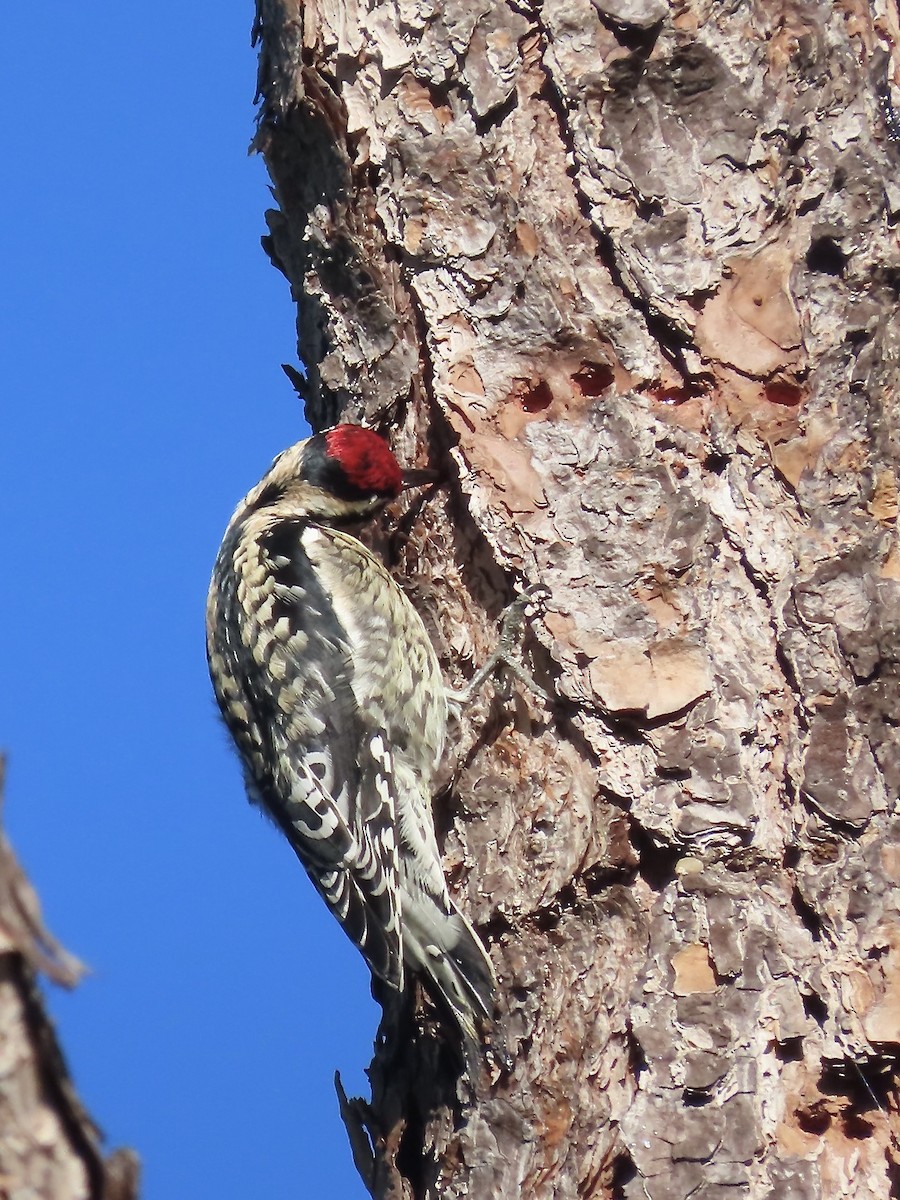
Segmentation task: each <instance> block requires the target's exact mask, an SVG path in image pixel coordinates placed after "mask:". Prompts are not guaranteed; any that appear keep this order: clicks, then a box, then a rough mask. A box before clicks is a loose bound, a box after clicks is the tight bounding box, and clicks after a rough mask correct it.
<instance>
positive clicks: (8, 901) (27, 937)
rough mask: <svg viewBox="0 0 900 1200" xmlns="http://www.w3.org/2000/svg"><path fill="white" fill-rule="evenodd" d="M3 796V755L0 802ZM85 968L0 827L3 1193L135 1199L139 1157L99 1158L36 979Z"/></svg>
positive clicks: (60, 980)
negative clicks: (59, 936) (52, 928)
mask: <svg viewBox="0 0 900 1200" xmlns="http://www.w3.org/2000/svg"><path fill="white" fill-rule="evenodd" d="M2 792H3V762H2V759H0V803H2ZM83 970H84V968H83V967H82V965H81V963H79V962H78V960H77V959H75V958H73V957H72V955H71V954H68V953H67V952H66V951H65V950H64V949H63V947H62V946H60V944H59V943H58V942H57V941H56V940H55V939H54V938H53V937H52V935H51V934H50V933H48V931H47V930H46V929H45V927H44V924H43V921H42V920H41V912H40V906H39V904H38V900H37V896H36V895H35V893H34V891H33V889H32V887H31V885H30V884H29V882H28V880H27V879H26V878H25V875H24V873H23V871H22V868H21V867H20V866H19V863H18V861H17V860H16V856H15V854H14V853H13V850H12V847H11V846H10V844H9V842H8V841H7V840H6V837H5V835H4V834H3V832H2V830H0V1061H2V1067H0V1197H4V1198H6V1197H9V1198H10V1200H19V1198H20V1197H21V1198H22V1200H25V1198H26V1197H27V1198H28V1200H136V1197H137V1194H138V1173H139V1164H138V1159H137V1156H136V1155H135V1154H134V1153H133V1152H132V1151H130V1150H117V1151H115V1152H114V1153H113V1154H111V1155H110V1156H109V1157H108V1158H104V1157H103V1153H102V1150H101V1144H100V1143H101V1135H100V1132H99V1130H98V1129H97V1127H96V1125H94V1123H93V1121H92V1120H91V1118H90V1117H89V1116H88V1114H87V1113H86V1112H85V1110H84V1107H83V1106H82V1104H81V1102H80V1100H79V1099H78V1096H77V1095H76V1093H75V1089H74V1087H73V1086H72V1081H71V1079H70V1078H69V1073H68V1070H67V1068H66V1063H65V1060H64V1058H63V1055H62V1051H61V1049H60V1047H59V1043H58V1042H57V1040H56V1033H55V1031H54V1029H53V1025H52V1024H51V1022H50V1020H49V1018H48V1017H47V1014H46V1011H45V1009H44V1002H43V998H42V996H41V993H40V990H39V988H38V984H37V978H38V974H42V975H45V976H46V977H47V978H48V979H50V980H52V981H53V982H54V983H57V984H61V985H62V986H63V987H74V986H75V984H76V983H77V982H78V980H79V979H80V978H81V975H82V973H83Z"/></svg>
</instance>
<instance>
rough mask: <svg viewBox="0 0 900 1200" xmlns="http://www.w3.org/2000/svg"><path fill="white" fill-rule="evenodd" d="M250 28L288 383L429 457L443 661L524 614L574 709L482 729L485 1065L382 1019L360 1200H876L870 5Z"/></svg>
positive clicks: (890, 67) (891, 620) (554, 709)
mask: <svg viewBox="0 0 900 1200" xmlns="http://www.w3.org/2000/svg"><path fill="white" fill-rule="evenodd" d="M256 34H257V37H258V39H259V42H260V81H259V90H260V97H261V100H262V107H261V115H260V125H259V133H258V138H257V143H256V144H257V147H258V148H259V149H260V150H261V151H262V153H263V154H264V155H265V158H266V162H267V164H268V167H269V170H270V173H271V176H272V180H273V183H274V187H275V194H276V197H277V201H278V206H279V207H278V209H277V210H274V211H272V212H270V213H269V214H268V221H269V228H270V235H269V237H268V238H267V239H266V246H267V249H268V251H269V253H270V255H271V257H272V259H273V261H274V262H275V263H276V265H277V266H278V267H279V268H280V269H281V270H282V271H283V272H284V273H285V275H286V276H287V278H288V279H289V280H290V282H291V285H292V288H293V291H294V295H295V297H296V298H297V300H298V314H299V315H298V335H299V350H300V356H301V359H302V362H303V363H304V366H305V375H303V376H301V375H300V374H298V373H297V372H296V371H294V372H293V373H292V374H293V378H294V379H295V382H296V383H297V386H298V389H299V390H300V391H301V393H302V395H303V397H304V399H305V402H306V407H307V413H308V415H309V417H310V419H311V421H312V423H313V424H314V425H315V426H317V427H321V426H323V425H326V424H329V423H332V422H334V421H336V420H338V419H350V420H365V421H366V422H368V423H370V424H374V425H376V426H378V427H380V428H383V429H384V430H385V431H388V432H389V433H390V435H391V437H392V440H393V443H394V445H395V447H396V449H397V450H398V453H399V456H400V457H401V458H404V459H405V460H406V461H407V462H409V463H412V462H413V461H417V462H418V463H419V464H420V465H424V464H425V463H426V462H427V463H428V464H429V465H431V466H433V467H437V468H438V469H439V470H440V471H441V472H442V474H443V483H442V484H441V485H440V486H439V487H437V488H435V489H434V490H433V491H431V492H430V493H426V494H424V495H423V496H422V497H421V498H420V499H419V501H417V502H416V503H415V504H414V505H413V506H412V507H411V508H410V509H409V510H408V511H407V512H406V514H405V517H404V520H403V521H402V522H401V525H400V533H399V535H397V536H395V537H394V538H393V539H392V540H391V542H390V544H389V545H388V547H387V550H388V553H389V554H390V556H391V558H392V561H393V563H394V565H395V567H396V569H397V571H398V574H399V576H400V577H401V578H402V579H403V581H404V586H407V587H408V589H409V591H410V593H411V594H412V595H413V597H414V598H415V599H416V601H417V603H418V605H419V606H420V608H421V610H422V612H423V614H424V615H425V616H426V618H427V619H428V620H429V622H430V625H431V629H432V631H433V636H434V639H435V643H436V645H437V647H438V649H439V652H440V654H441V658H442V661H443V663H444V665H445V668H446V671H447V676H448V679H449V680H450V681H451V682H453V683H456V684H459V683H460V682H461V681H463V680H464V678H465V677H466V676H467V675H471V674H472V672H473V671H474V669H475V668H477V666H478V665H480V663H481V662H482V661H483V660H484V658H485V657H486V656H487V654H488V653H489V651H490V649H491V648H492V645H493V640H494V639H495V637H496V619H497V616H498V614H499V612H500V611H501V609H502V608H503V605H504V604H505V603H506V602H507V601H508V600H509V599H510V598H512V596H513V595H515V594H516V593H517V592H519V591H521V590H522V589H523V588H524V587H526V586H528V585H529V584H536V583H541V584H544V585H546V586H547V587H548V589H549V592H550V596H549V599H548V601H547V603H546V606H545V609H544V611H543V613H542V614H541V615H540V617H539V618H538V619H537V620H536V621H535V622H534V623H533V636H532V637H531V639H530V641H529V643H528V646H527V652H528V658H529V663H530V666H531V668H532V669H533V671H534V673H535V675H536V677H537V679H538V680H539V682H540V683H541V684H542V685H543V686H544V687H545V688H546V689H547V690H548V691H549V692H550V693H551V694H552V696H553V697H554V700H553V703H552V704H550V705H544V704H543V703H542V702H541V701H540V700H538V699H537V698H536V697H535V696H534V695H532V694H529V693H528V691H527V690H525V689H517V692H516V697H515V701H514V703H513V704H512V705H511V706H506V707H504V706H503V705H502V704H494V705H491V706H488V704H487V702H485V704H483V705H482V706H481V708H480V709H476V710H475V711H474V712H470V713H467V714H466V715H465V716H464V718H463V721H462V723H461V727H460V730H459V731H458V744H457V752H456V757H455V758H454V761H453V762H452V763H450V764H448V775H449V776H450V785H451V786H450V788H449V790H448V793H447V794H446V795H445V796H442V797H439V798H438V799H437V801H436V818H437V821H438V824H439V828H440V832H441V836H442V838H443V846H444V851H445V863H446V867H447V872H448V876H449V878H450V880H451V882H452V885H453V888H454V890H455V893H456V894H457V896H458V897H459V899H460V902H461V903H462V904H463V906H464V907H466V909H467V911H468V912H469V914H470V915H471V916H472V918H473V919H474V920H475V921H476V922H477V923H478V925H479V927H480V928H481V929H482V931H483V932H484V935H485V937H486V939H487V940H488V941H489V943H490V946H491V951H492V955H493V958H494V962H495V964H496V967H497V972H498V975H499V978H500V994H499V998H498V999H499V1019H498V1031H497V1039H498V1044H502V1045H503V1046H505V1048H506V1051H507V1052H508V1054H509V1056H510V1066H509V1069H506V1067H505V1066H504V1065H503V1063H502V1055H500V1054H498V1055H495V1056H494V1057H493V1058H492V1059H491V1062H490V1069H488V1070H486V1071H485V1073H484V1076H483V1077H482V1078H481V1079H480V1080H478V1081H477V1085H476V1087H475V1094H474V1095H467V1093H466V1088H465V1086H464V1084H463V1083H461V1082H459V1081H458V1080H456V1078H455V1075H454V1071H453V1067H452V1062H451V1061H450V1059H449V1058H448V1056H447V1055H446V1054H445V1053H443V1052H442V1051H441V1041H440V1037H439V1035H438V1034H437V1033H435V1032H434V1030H432V1029H430V1027H429V1025H428V1023H427V1021H423V1020H421V1019H420V1020H419V1022H418V1023H417V1024H415V1025H414V1026H413V1031H412V1032H410V1029H409V1028H404V1029H392V1030H388V1031H387V1038H386V1040H385V1041H384V1042H383V1043H382V1044H380V1045H379V1047H378V1048H377V1051H376V1058H375V1062H374V1063H373V1068H372V1084H373V1095H372V1098H371V1101H367V1102H365V1103H364V1102H362V1101H347V1102H346V1103H345V1105H344V1115H345V1120H346V1121H347V1123H348V1127H349V1128H350V1129H351V1132H352V1141H353V1143H354V1152H355V1154H356V1157H357V1162H358V1164H359V1165H360V1169H361V1171H362V1173H363V1177H364V1178H365V1179H366V1182H367V1184H368V1186H369V1189H370V1191H371V1193H372V1195H373V1196H375V1197H379V1198H380V1197H396V1198H400V1197H404V1198H407V1197H417V1198H418V1197H425V1196H428V1197H456V1196H464V1195H466V1196H469V1197H474V1198H476V1200H487V1198H488V1197H523V1198H529V1200H530V1198H543V1197H551V1196H552V1197H573V1198H574V1197H610V1198H612V1197H622V1198H625V1200H632V1198H634V1200H636V1198H638V1197H641V1198H644V1200H647V1198H649V1200H681V1198H683V1197H688V1196H691V1197H694V1198H699V1197H702V1198H703V1200H712V1198H713V1197H726V1196H727V1197H729V1198H735V1197H743V1196H745V1197H750V1198H753V1200H757V1198H758V1200H762V1198H763V1197H773V1196H777V1197H791V1198H796V1200H806V1198H807V1197H809V1198H812V1197H835V1198H837V1197H841V1198H848V1197H850V1198H853V1197H858V1198H859V1200H863V1198H865V1200H869V1198H873V1197H887V1196H889V1195H891V1194H893V1193H892V1191H891V1189H892V1187H896V1186H897V1180H898V1165H897V1164H898V1141H897V1138H898V1128H900V1125H898V1115H897V1101H898V1097H897V1061H898V1054H900V910H898V889H897V884H898V882H900V820H898V816H897V795H898V783H900V757H898V754H897V741H898V738H897V726H898V722H900V691H898V674H900V668H898V659H900V650H898V616H897V614H898V611H900V606H898V581H900V554H898V549H897V530H896V521H897V512H898V498H897V471H898V467H897V456H898V435H900V420H898V400H897V396H898V391H900V387H898V385H900V372H898V361H900V344H898V333H897V323H896V307H897V299H898V291H900V253H898V245H897V233H896V225H897V220H898V216H900V187H898V184H897V182H896V178H897V163H898V149H897V146H898V139H900V122H898V121H897V119H896V117H895V115H894V112H893V107H892V102H891V101H892V94H893V86H894V83H895V82H896V81H897V80H898V79H900V75H898V65H897V56H898V51H897V45H898V40H900V35H898V24H897V12H896V8H895V6H894V5H893V4H888V3H886V0H885V2H879V0H876V2H875V3H873V4H871V5H869V4H863V3H860V2H858V0H845V2H844V3H842V4H835V5H831V4H829V5H824V4H820V3H813V2H804V0H793V2H785V3H777V4H776V3H769V2H765V0H756V2H755V3H754V2H751V0H726V2H720V0H716V2H713V0H677V2H676V0H671V2H666V0H546V2H545V3H544V4H542V5H532V4H530V3H526V2H524V0H522V2H517V0H509V2H508V3H503V2H501V0H480V2H479V3H477V4H472V3H469V2H467V0H444V2H443V3H441V4H436V3H434V0H370V2H369V3H368V4H359V3H357V0H307V3H305V4H301V3H299V2H298V0H258V12H257V26H256ZM488 709H489V711H488ZM426 1010H427V1006H426Z"/></svg>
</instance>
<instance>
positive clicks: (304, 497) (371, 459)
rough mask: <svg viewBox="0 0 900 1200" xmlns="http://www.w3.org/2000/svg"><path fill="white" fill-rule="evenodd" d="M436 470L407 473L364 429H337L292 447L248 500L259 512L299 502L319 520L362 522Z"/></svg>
mask: <svg viewBox="0 0 900 1200" xmlns="http://www.w3.org/2000/svg"><path fill="white" fill-rule="evenodd" d="M433 479H434V475H433V473H431V472H426V471H403V470H401V468H400V464H399V463H398V462H397V460H396V458H394V455H393V453H392V452H391V450H390V447H389V446H388V444H387V442H385V440H384V439H383V438H381V437H379V436H378V434H377V433H374V432H373V431H372V430H371V429H364V428H363V427H362V426H361V425H335V427H334V428H333V429H326V430H325V431H324V432H323V433H317V434H314V435H313V437H311V438H307V439H306V441H303V442H298V443H297V444H296V445H294V446H290V447H289V448H288V449H287V450H285V451H284V453H283V454H280V455H279V456H278V458H276V459H275V461H274V463H273V464H272V467H271V469H270V471H269V473H268V474H267V475H266V477H265V479H263V480H262V481H261V483H260V484H259V485H258V487H257V488H256V489H254V490H255V493H256V494H255V495H254V494H253V493H251V496H249V497H248V500H250V501H251V503H252V507H254V508H266V507H268V506H270V505H272V504H275V503H278V502H279V501H285V502H286V503H288V504H290V503H291V502H295V503H296V504H297V505H298V507H301V508H302V509H303V510H304V512H305V513H306V515H308V516H310V517H312V518H313V519H314V520H322V521H328V522H329V523H332V524H340V523H342V522H350V521H361V520H363V519H365V518H366V517H369V516H371V515H372V514H374V513H375V512H377V511H378V509H379V508H381V507H382V506H383V505H385V504H387V503H388V501H389V500H394V499H396V498H397V496H399V495H400V493H401V491H402V490H403V488H404V487H411V486H414V485H416V484H422V483H426V482H429V481H431V480H433Z"/></svg>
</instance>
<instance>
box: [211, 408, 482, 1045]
mask: <svg viewBox="0 0 900 1200" xmlns="http://www.w3.org/2000/svg"><path fill="white" fill-rule="evenodd" d="M415 474H416V473H415V472H407V473H406V476H404V473H403V472H402V471H401V469H400V466H399V465H398V463H397V460H396V459H395V457H394V455H393V454H392V453H391V451H390V450H389V449H388V446H387V444H386V443H385V442H384V440H383V439H382V438H380V437H379V436H378V435H377V434H375V433H374V432H372V431H371V430H369V429H364V428H362V427H361V426H358V425H338V426H336V427H335V428H333V429H330V430H327V431H326V432H324V433H318V434H316V435H315V436H314V437H311V438H308V439H307V440H305V441H302V442H298V443H297V444H296V445H294V446H291V447H290V448H289V449H287V450H285V451H284V452H283V453H282V454H280V455H279V456H278V458H276V459H275V461H274V462H273V464H272V466H271V468H270V469H269V471H268V473H267V474H266V475H265V476H264V477H263V478H262V480H261V481H260V482H259V483H258V484H257V485H256V487H255V488H253V490H252V491H251V492H249V493H248V495H247V496H246V497H245V499H244V500H242V501H241V503H240V504H239V505H238V507H237V510H236V512H235V513H234V516H233V517H232V518H231V521H230V523H229V525H228V528H227V530H226V531H225V537H224V540H223V542H222V546H221V549H220V550H219V554H218V557H217V558H216V563H215V567H214V569H213V575H212V582H211V585H210V590H209V599H208V603H207V616H206V634H207V656H208V661H209V671H210V677H211V679H212V684H213V689H214V691H215V695H216V699H217V701H218V704H219V708H220V709H221V711H222V716H223V717H224V719H225V724H226V725H227V727H228V730H229V732H230V734H231V736H232V738H233V740H234V743H235V746H236V747H237V750H238V754H239V756H240V759H241V763H242V766H243V771H244V781H245V784H246V788H247V794H248V796H249V798H250V800H251V802H252V803H254V804H257V805H259V806H260V807H261V808H262V809H263V810H264V811H265V812H266V813H267V814H268V815H269V816H270V817H271V818H272V820H273V821H274V822H275V824H276V825H277V826H278V827H279V828H280V829H281V831H282V833H283V834H284V835H285V837H286V838H287V840H288V842H289V843H290V845H291V847H292V849H293V850H294V852H295V854H296V855H297V857H298V858H299V859H300V862H301V863H302V864H303V866H304V868H305V869H306V872H307V874H308V876H309V878H310V879H311V880H312V883H313V885H314V886H315V888H316V890H317V891H318V893H319V895H320V896H321V897H322V899H323V900H324V901H325V903H326V904H327V905H328V907H329V908H330V909H331V911H332V913H333V914H334V915H335V916H336V917H337V919H338V921H339V922H340V923H341V925H342V927H343V929H344V932H345V933H346V934H347V935H348V936H349V937H350V938H351V940H352V941H353V942H354V943H355V944H356V945H357V946H358V948H359V949H360V951H361V952H362V954H363V957H364V958H365V960H366V962H367V963H368V965H369V968H370V969H371V971H372V973H373V975H374V976H376V977H377V978H378V979H380V980H383V981H384V983H385V984H386V985H387V986H388V988H389V989H391V990H392V991H393V992H395V993H399V992H402V991H403V989H404V988H405V987H406V986H407V985H408V982H409V978H410V976H411V975H415V976H417V977H419V978H421V979H422V980H423V982H424V983H425V986H426V988H427V989H428V990H429V991H430V993H431V994H432V995H433V996H434V998H435V999H436V1000H437V1002H438V1003H439V1004H442V1005H443V1006H444V1007H445V1008H446V1009H448V1010H449V1012H450V1014H451V1016H452V1018H453V1019H454V1020H455V1022H456V1025H457V1026H458V1028H459V1031H460V1032H461V1034H462V1035H463V1039H464V1042H465V1045H466V1048H467V1055H466V1057H467V1059H468V1057H469V1054H468V1051H469V1050H471V1046H472V1044H473V1043H474V1044H476V1045H477V1044H479V1043H480V1038H478V1035H477V1027H478V1023H479V1021H481V1020H482V1019H484V1018H490V1016H491V1014H492V997H493V991H494V986H495V980H494V974H493V969H492V967H491V963H490V959H489V958H488V956H487V953H486V951H485V949H484V947H483V945H482V943H481V942H480V940H479V939H478V937H477V935H476V934H475V932H474V931H473V930H472V928H471V926H470V925H469V924H468V922H467V921H466V919H465V918H464V917H463V915H462V913H461V912H460V911H459V910H458V909H457V908H456V906H455V905H454V904H453V902H452V900H451V899H450V896H449V894H448V891H447V883H446V880H445V878H444V872H443V868H442V866H441V860H440V855H439V853H438V848H437V841H436V839H435V833H434V825H433V821H432V816H431V799H432V791H433V779H434V774H435V770H436V768H437V766H438V763H439V762H440V760H441V756H442V753H443V749H444V739H445V735H446V726H447V696H446V693H445V690H444V684H443V680H442V677H441V672H440V667H439V665H438V661H437V656H436V654H435V652H434V648H433V646H432V644H431V641H430V639H429V637H428V634H427V632H426V630H425V627H424V625H423V624H422V620H421V618H420V617H419V614H418V613H417V612H416V610H415V609H414V608H413V606H412V604H411V603H410V601H409V600H408V599H407V597H406V596H405V594H404V593H403V592H402V591H401V589H400V587H399V586H398V584H397V583H396V582H395V581H394V579H393V578H392V577H391V576H390V575H389V574H388V572H387V571H386V570H385V568H384V566H383V565H382V564H381V562H379V560H378V559H377V558H376V557H375V556H374V555H373V554H372V553H371V552H370V551H369V550H368V549H366V547H365V546H363V545H362V543H361V542H359V541H358V540H357V539H356V538H355V537H353V536H352V533H351V532H349V530H348V527H349V526H352V525H353V524H354V523H358V522H361V521H363V520H365V519H367V518H370V517H372V516H373V515H374V514H375V513H377V512H378V511H379V510H380V509H381V508H382V507H383V506H384V505H385V504H386V503H387V502H388V501H390V500H393V499H395V498H396V497H397V496H398V495H399V494H400V492H401V490H402V489H403V487H404V486H407V484H408V483H411V482H413V476H415Z"/></svg>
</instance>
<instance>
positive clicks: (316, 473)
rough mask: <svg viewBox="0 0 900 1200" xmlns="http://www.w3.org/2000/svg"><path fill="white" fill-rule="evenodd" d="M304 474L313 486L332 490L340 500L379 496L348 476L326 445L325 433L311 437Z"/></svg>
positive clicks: (304, 460) (305, 459) (305, 455)
mask: <svg viewBox="0 0 900 1200" xmlns="http://www.w3.org/2000/svg"><path fill="white" fill-rule="evenodd" d="M303 474H304V476H305V478H306V479H307V481H308V482H309V483H311V484H312V485H313V487H318V488H321V489H322V490H323V491H324V492H330V493H331V495H333V496H337V498H338V499H339V500H372V499H373V498H374V499H377V498H379V497H378V494H377V493H373V492H372V490H371V489H363V488H359V487H357V486H356V484H355V483H351V481H350V480H349V479H348V478H347V473H346V471H345V470H344V468H343V467H342V466H341V464H340V463H339V462H338V460H337V459H336V458H332V457H331V455H330V454H329V453H328V449H327V447H326V445H325V435H324V434H323V433H319V434H316V436H315V437H312V438H310V439H309V441H308V442H307V444H306V449H305V450H304V451H303Z"/></svg>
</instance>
